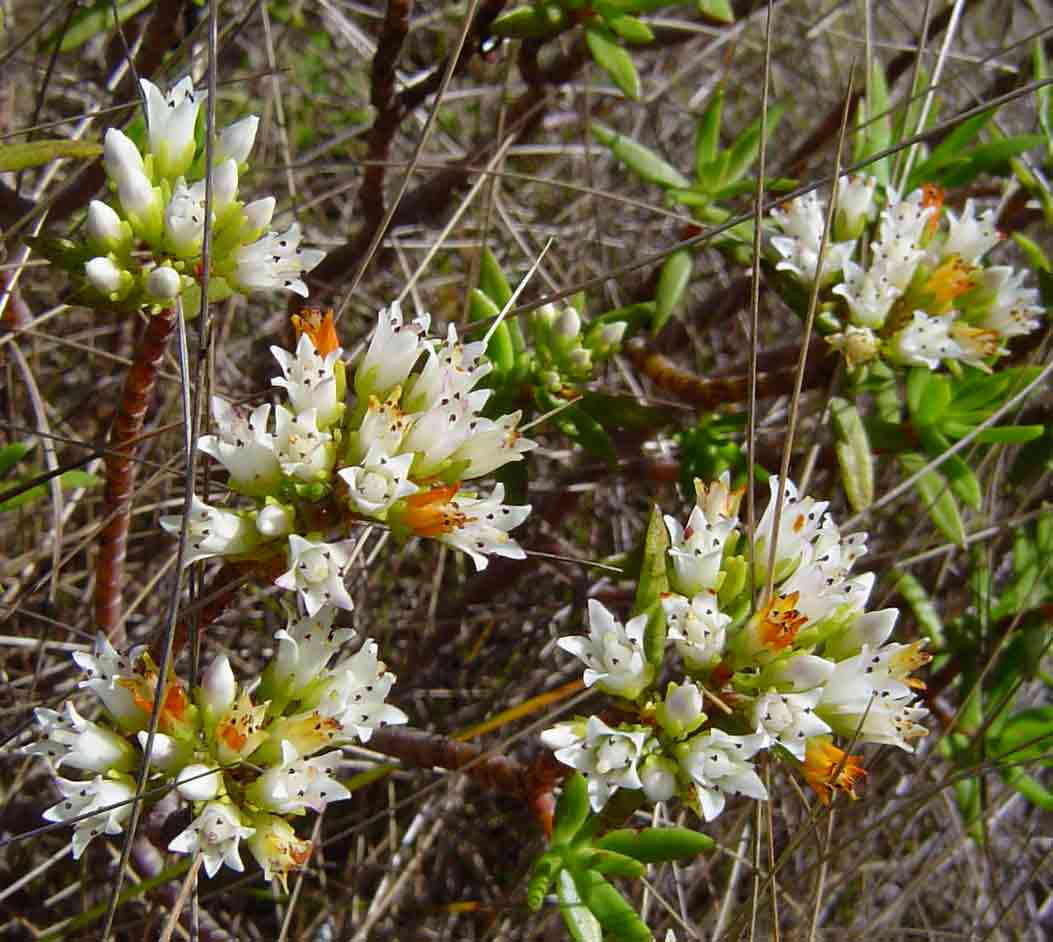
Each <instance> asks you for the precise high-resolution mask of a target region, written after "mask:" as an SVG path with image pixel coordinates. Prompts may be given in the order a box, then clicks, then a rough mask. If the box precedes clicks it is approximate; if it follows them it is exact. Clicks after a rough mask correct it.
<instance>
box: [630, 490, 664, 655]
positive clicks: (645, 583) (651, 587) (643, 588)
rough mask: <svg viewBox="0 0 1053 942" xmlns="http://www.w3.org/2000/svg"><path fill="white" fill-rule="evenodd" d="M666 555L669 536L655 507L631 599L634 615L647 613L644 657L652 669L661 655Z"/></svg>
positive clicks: (662, 647)
mask: <svg viewBox="0 0 1053 942" xmlns="http://www.w3.org/2000/svg"><path fill="white" fill-rule="evenodd" d="M668 555H669V533H668V531H667V530H666V528H665V520H663V519H662V512H661V510H660V509H659V508H658V507H657V506H655V508H654V509H653V510H652V511H651V520H650V522H649V523H648V524H647V535H646V536H645V537H644V550H643V560H642V562H641V563H640V579H639V581H638V582H637V584H636V598H635V599H634V600H633V615H634V616H636V615H640V614H643V613H644V612H646V613H647V616H648V618H647V629H646V630H645V631H644V656H645V657H646V658H647V660H648V663H650V664H654V665H655V666H660V665H661V664H662V660H663V658H664V656H665V633H666V624H665V612H664V611H662V605H661V598H662V595H663V594H665V593H666V592H668V591H669V572H668V565H669V564H668V562H667V559H668Z"/></svg>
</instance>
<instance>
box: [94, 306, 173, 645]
mask: <svg viewBox="0 0 1053 942" xmlns="http://www.w3.org/2000/svg"><path fill="white" fill-rule="evenodd" d="M175 321H176V313H175V310H174V309H167V308H166V309H164V310H161V311H160V312H158V313H157V314H155V315H153V316H152V317H151V318H150V319H149V321H148V322H147V325H146V330H145V332H144V333H143V338H142V342H141V343H140V344H139V349H138V351H137V352H136V355H135V359H134V360H133V361H132V366H131V369H130V370H129V371H128V376H127V378H126V379H125V383H124V393H123V395H122V396H121V404H120V407H119V409H118V412H117V418H116V420H115V422H114V424H113V429H112V430H111V432H110V443H109V447H110V451H109V452H108V453H107V454H106V456H105V458H104V465H105V468H106V490H105V493H104V495H103V517H104V519H105V520H106V524H105V526H104V527H103V529H102V532H101V533H100V535H99V553H98V557H97V558H96V561H95V627H96V628H97V629H98V630H99V631H102V632H105V633H106V635H107V636H110V635H111V633H112V632H114V631H116V630H117V626H118V625H119V623H120V620H121V607H122V603H121V588H122V583H123V581H124V558H125V554H126V552H127V547H128V528H129V526H130V523H131V509H132V489H133V486H134V484H135V463H134V460H133V458H134V445H133V443H134V441H135V439H136V438H138V437H139V435H140V434H141V433H142V430H143V420H144V419H145V417H146V410H147V408H148V407H149V405H150V400H151V399H152V398H153V391H154V385H155V383H156V381H157V369H158V367H159V366H160V365H161V359H162V357H163V356H164V352H165V348H166V347H167V346H168V338H169V337H171V335H172V331H173V330H174V328H175ZM120 640H121V639H116V641H115V643H118V642H119V641H120Z"/></svg>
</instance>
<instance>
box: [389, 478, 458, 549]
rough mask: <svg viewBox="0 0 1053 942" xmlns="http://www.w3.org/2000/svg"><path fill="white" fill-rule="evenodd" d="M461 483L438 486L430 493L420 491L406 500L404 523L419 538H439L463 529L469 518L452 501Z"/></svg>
mask: <svg viewBox="0 0 1053 942" xmlns="http://www.w3.org/2000/svg"><path fill="white" fill-rule="evenodd" d="M460 486H461V485H460V483H457V484H447V485H438V486H436V487H433V488H432V489H431V490H429V491H418V492H417V493H416V494H410V496H409V497H407V498H406V511H405V514H404V515H403V517H402V519H403V522H404V523H405V524H406V525H407V526H408V527H409V528H410V529H411V530H413V532H414V533H416V534H417V535H418V536H430V537H438V536H441V535H442V534H444V533H450V532H452V531H453V530H457V529H459V528H460V527H463V526H464V525H465V524H466V523H467V522H468V518H467V516H466V515H465V514H464V512H463V511H461V510H458V509H457V507H455V506H454V505H453V504H451V503H450V501H452V500H453V498H454V496H455V495H456V494H457V491H458V490H459V489H460Z"/></svg>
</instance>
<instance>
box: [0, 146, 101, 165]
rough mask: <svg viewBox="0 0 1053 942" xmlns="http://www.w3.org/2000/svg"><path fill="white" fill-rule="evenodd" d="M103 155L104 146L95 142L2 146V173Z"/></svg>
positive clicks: (0, 155)
mask: <svg viewBox="0 0 1053 942" xmlns="http://www.w3.org/2000/svg"><path fill="white" fill-rule="evenodd" d="M101 153H102V145H101V144H98V143H96V142H95V141H69V140H65V139H63V138H59V139H57V140H41V141H30V142H29V143H28V144H0V173H4V172H7V171H11V170H25V169H26V168H27V167H39V166H41V165H42V164H48V163H51V161H53V160H57V159H58V158H60V157H80V158H89V157H90V158H95V157H98V156H99V154H101Z"/></svg>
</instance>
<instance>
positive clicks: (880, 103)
mask: <svg viewBox="0 0 1053 942" xmlns="http://www.w3.org/2000/svg"><path fill="white" fill-rule="evenodd" d="M856 117H857V123H858V125H859V130H858V131H857V133H856V136H855V147H854V152H853V161H852V162H853V163H856V164H858V163H862V162H863V161H865V160H866V159H867V158H869V157H871V156H872V155H874V154H879V153H881V152H882V151H883V150H886V149H887V148H888V147H890V146H891V144H892V115H891V114H890V111H889V97H888V83H887V82H886V81H885V69H884V67H883V66H882V65H881V63H880V62H879V61H878V60H877V58H876V57H875V59H874V60H873V62H871V65H870V69H869V71H868V72H867V89H866V95H865V97H864V98H863V100H862V101H861V102H860V105H859V110H858V112H857V114H856ZM866 170H867V173H869V174H872V175H873V176H875V177H877V178H878V180H880V181H881V183H883V184H887V183H888V182H889V158H888V157H882V158H880V159H879V160H875V161H873V162H871V163H869V164H867V167H866Z"/></svg>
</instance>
